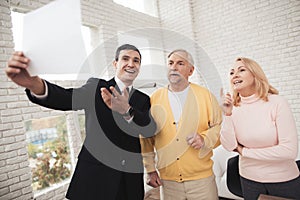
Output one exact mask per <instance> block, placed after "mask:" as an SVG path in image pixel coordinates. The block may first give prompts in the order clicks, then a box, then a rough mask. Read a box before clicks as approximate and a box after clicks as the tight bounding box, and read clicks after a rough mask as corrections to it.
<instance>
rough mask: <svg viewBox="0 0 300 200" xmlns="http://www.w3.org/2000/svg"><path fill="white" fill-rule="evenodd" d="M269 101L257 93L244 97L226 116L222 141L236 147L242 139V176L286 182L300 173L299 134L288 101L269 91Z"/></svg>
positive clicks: (224, 144)
mask: <svg viewBox="0 0 300 200" xmlns="http://www.w3.org/2000/svg"><path fill="white" fill-rule="evenodd" d="M268 98H269V101H268V102H265V101H263V100H261V99H259V98H258V97H256V96H255V95H252V96H250V97H242V99H241V105H240V106H238V107H234V108H233V111H232V115H231V116H225V117H224V121H223V124H222V129H221V144H222V145H223V146H224V148H225V149H227V150H228V151H233V150H234V149H235V148H236V147H237V143H238V142H239V143H240V144H241V145H243V146H244V148H243V152H242V156H240V164H239V170H240V174H241V176H243V177H245V178H247V179H250V180H254V181H258V182H282V181H288V180H291V179H294V178H296V177H298V176H299V170H298V167H297V165H296V163H295V159H296V157H297V152H298V138H297V129H296V125H295V120H294V118H293V115H292V112H291V110H290V108H289V105H288V102H287V101H286V100H285V99H284V98H283V97H281V96H278V95H269V97H268Z"/></svg>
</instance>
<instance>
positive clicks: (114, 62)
mask: <svg viewBox="0 0 300 200" xmlns="http://www.w3.org/2000/svg"><path fill="white" fill-rule="evenodd" d="M112 65H113V66H114V68H117V61H116V60H114V61H113V62H112Z"/></svg>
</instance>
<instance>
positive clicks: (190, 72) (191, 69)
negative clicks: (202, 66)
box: [189, 66, 195, 76]
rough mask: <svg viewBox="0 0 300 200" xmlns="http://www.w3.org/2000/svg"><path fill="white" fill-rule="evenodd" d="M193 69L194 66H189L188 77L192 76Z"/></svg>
mask: <svg viewBox="0 0 300 200" xmlns="http://www.w3.org/2000/svg"><path fill="white" fill-rule="evenodd" d="M194 69H195V67H194V66H191V67H190V71H189V75H190V76H191V75H192V74H193V72H194Z"/></svg>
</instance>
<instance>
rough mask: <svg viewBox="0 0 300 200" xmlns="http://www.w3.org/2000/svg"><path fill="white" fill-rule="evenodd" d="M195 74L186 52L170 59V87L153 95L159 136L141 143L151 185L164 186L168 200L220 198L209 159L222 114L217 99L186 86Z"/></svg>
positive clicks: (191, 86) (154, 114) (164, 195)
mask: <svg viewBox="0 0 300 200" xmlns="http://www.w3.org/2000/svg"><path fill="white" fill-rule="evenodd" d="M193 71H194V62H193V58H192V56H191V54H190V53H189V52H187V51H186V50H183V49H177V50H174V51H173V52H171V53H170V54H169V55H168V79H169V85H168V87H164V88H160V89H158V90H157V91H155V92H154V93H153V95H152V96H151V113H152V115H153V117H154V119H155V121H156V122H157V127H158V130H157V134H156V135H155V136H154V137H152V138H146V139H145V138H142V139H141V145H142V153H143V159H144V164H145V168H146V170H147V173H148V181H147V183H148V185H150V186H152V187H159V186H161V185H162V194H163V199H164V200H177V199H178V200H184V199H188V200H193V199H195V200H196V199H197V200H201V199H203V200H207V199H209V200H217V199H218V193H217V186H216V182H215V177H214V174H213V171H212V165H213V161H212V160H211V156H212V154H213V153H212V150H213V148H215V147H216V146H218V145H219V144H220V142H219V131H220V125H221V122H222V115H221V110H220V107H219V105H218V102H217V101H216V98H215V97H214V96H213V95H212V94H211V93H210V92H209V91H208V90H207V89H206V88H204V87H201V86H199V85H196V84H193V83H190V82H189V81H188V78H189V76H191V75H192V74H193ZM156 156H157V158H156ZM157 170H158V171H159V173H158V172H157Z"/></svg>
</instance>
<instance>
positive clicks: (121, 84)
mask: <svg viewBox="0 0 300 200" xmlns="http://www.w3.org/2000/svg"><path fill="white" fill-rule="evenodd" d="M115 81H116V84H117V86H118V87H119V89H120V90H121V92H122V91H123V90H124V89H125V87H126V86H125V84H124V83H123V82H122V81H121V80H120V79H119V78H118V77H117V76H115ZM132 87H133V86H132V85H129V86H128V88H129V92H131V90H132Z"/></svg>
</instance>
